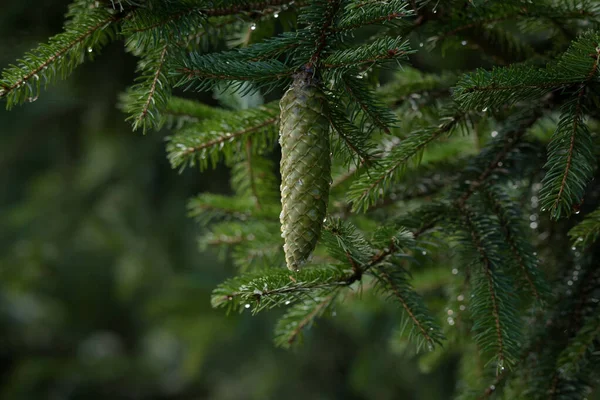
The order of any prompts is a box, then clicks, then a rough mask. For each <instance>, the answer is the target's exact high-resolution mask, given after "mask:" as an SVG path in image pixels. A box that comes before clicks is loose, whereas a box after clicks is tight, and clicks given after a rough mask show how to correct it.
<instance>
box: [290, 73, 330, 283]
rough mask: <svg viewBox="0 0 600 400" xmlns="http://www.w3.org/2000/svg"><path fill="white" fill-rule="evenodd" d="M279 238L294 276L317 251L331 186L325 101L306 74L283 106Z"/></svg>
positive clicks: (297, 78) (296, 81) (297, 80)
mask: <svg viewBox="0 0 600 400" xmlns="http://www.w3.org/2000/svg"><path fill="white" fill-rule="evenodd" d="M280 107H281V122H280V124H281V125H280V130H281V132H280V137H279V143H280V144H281V206H282V211H281V214H280V216H279V217H280V220H281V232H282V236H283V238H284V243H285V244H284V245H283V250H284V252H285V259H286V262H287V267H288V268H289V269H290V270H292V271H296V270H298V268H299V267H300V266H301V265H302V264H303V263H304V262H306V260H307V259H308V257H309V256H310V254H311V253H312V251H313V250H314V249H315V246H316V244H317V240H318V239H319V235H320V234H321V228H322V227H323V220H324V218H325V214H326V212H327V202H328V198H329V185H330V180H331V158H330V148H329V121H328V119H327V116H326V114H325V112H326V110H325V107H326V100H325V95H324V94H323V91H322V90H321V89H320V88H319V87H318V86H317V85H316V82H315V78H314V77H313V76H312V74H310V73H308V72H300V73H298V74H296V75H295V76H294V82H293V83H292V85H291V86H290V88H289V89H288V91H287V92H286V93H285V95H284V96H283V98H282V99H281V102H280Z"/></svg>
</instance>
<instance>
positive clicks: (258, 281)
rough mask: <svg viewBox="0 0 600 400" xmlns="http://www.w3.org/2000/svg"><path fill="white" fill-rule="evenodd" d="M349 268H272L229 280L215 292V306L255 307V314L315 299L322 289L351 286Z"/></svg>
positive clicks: (213, 303)
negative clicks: (313, 297) (295, 270)
mask: <svg viewBox="0 0 600 400" xmlns="http://www.w3.org/2000/svg"><path fill="white" fill-rule="evenodd" d="M347 277H348V273H347V271H345V270H343V269H339V268H334V267H318V268H316V267H315V268H305V269H302V270H300V271H299V272H297V273H295V274H294V275H293V276H292V275H290V272H289V271H285V270H283V269H270V270H265V271H263V272H261V273H260V274H256V273H250V274H244V275H241V276H238V277H235V278H232V279H229V280H227V281H225V282H223V283H222V284H220V285H219V286H217V288H216V289H215V290H214V291H213V295H212V305H213V307H227V308H228V309H229V310H236V309H237V310H239V311H243V310H244V309H249V308H252V312H253V313H257V312H259V311H262V310H264V309H271V308H274V307H278V306H281V305H288V304H291V303H295V302H297V301H303V300H308V299H311V294H313V293H315V291H317V290H320V289H327V290H331V289H333V288H336V287H340V286H348V282H347Z"/></svg>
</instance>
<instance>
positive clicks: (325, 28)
mask: <svg viewBox="0 0 600 400" xmlns="http://www.w3.org/2000/svg"><path fill="white" fill-rule="evenodd" d="M339 8H340V0H327V5H326V7H325V15H324V16H323V17H322V18H323V21H322V25H321V26H320V27H319V28H318V33H317V40H316V43H315V46H316V47H315V50H314V52H313V53H312V55H311V56H310V59H309V60H308V63H306V65H305V68H306V69H312V68H313V67H314V66H316V65H317V64H320V61H321V53H323V51H324V50H325V47H326V46H327V42H328V40H327V37H328V35H329V32H330V30H331V28H332V25H333V20H334V18H335V15H336V13H337V12H338V10H339Z"/></svg>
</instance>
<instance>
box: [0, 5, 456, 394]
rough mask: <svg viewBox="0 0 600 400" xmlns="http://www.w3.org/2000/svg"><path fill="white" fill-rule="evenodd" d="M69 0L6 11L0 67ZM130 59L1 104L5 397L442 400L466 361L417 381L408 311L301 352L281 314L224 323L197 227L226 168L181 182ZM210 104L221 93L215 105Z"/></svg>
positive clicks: (56, 25) (320, 331) (313, 341)
mask: <svg viewBox="0 0 600 400" xmlns="http://www.w3.org/2000/svg"><path fill="white" fill-rule="evenodd" d="M67 4H68V1H66V0H46V1H39V0H20V1H13V0H7V1H4V2H2V4H1V5H0V68H4V67H6V66H8V65H9V64H10V63H12V62H14V60H15V59H17V58H18V57H20V56H21V55H22V54H23V53H24V52H25V51H27V50H28V49H30V48H32V47H34V46H35V45H36V44H37V43H38V42H42V41H45V40H46V39H47V38H48V36H50V35H52V34H54V33H58V32H59V31H60V29H61V26H62V23H63V16H64V13H65V12H66V10H67ZM135 62H136V60H135V59H134V58H133V57H132V56H131V55H128V54H125V53H124V51H123V47H122V44H121V43H115V44H113V45H111V46H109V47H108V48H106V49H105V50H104V51H103V52H102V54H101V55H98V56H97V58H96V61H95V62H93V63H86V64H84V66H83V67H81V68H80V69H78V70H77V72H76V73H75V75H74V76H73V77H71V78H70V79H69V80H67V81H64V82H61V83H60V84H59V85H57V86H53V87H51V88H50V89H49V90H48V91H47V92H45V93H43V95H42V96H41V97H40V99H39V100H37V101H36V102H34V103H32V104H27V105H26V106H23V107H18V108H15V109H13V110H12V111H10V112H9V111H6V110H4V109H0V399H3V400H34V399H35V400H38V399H51V400H59V399H86V400H95V399H111V400H118V399H215V400H226V399H281V398H286V399H317V400H318V399H349V400H351V399H383V400H384V399H445V398H450V397H451V395H452V392H453V390H454V370H455V367H456V360H455V359H448V360H444V361H443V362H442V364H441V367H440V368H438V369H437V370H436V371H435V372H431V373H424V372H420V370H419V368H418V367H417V362H418V360H417V359H416V357H415V355H414V350H413V349H411V348H405V347H403V346H392V345H390V342H389V337H390V333H391V331H392V330H393V328H394V326H395V325H396V323H397V318H398V310H395V307H389V308H386V306H382V305H381V302H376V301H372V302H371V301H369V299H368V298H366V297H368V296H366V295H365V298H362V299H360V300H361V301H355V302H353V301H350V302H349V304H348V305H347V306H346V307H344V308H343V309H341V310H339V311H338V312H337V313H336V317H335V318H332V319H331V320H328V321H322V322H320V323H319V325H318V326H316V327H315V328H314V329H312V330H311V332H310V334H309V335H308V336H307V339H306V341H305V343H304V345H303V346H302V347H300V349H299V350H297V351H294V352H289V351H284V350H280V349H276V348H275V347H274V346H273V344H272V329H273V325H274V321H275V320H276V318H277V317H278V315H280V314H278V313H266V314H265V315H260V316H256V317H252V316H250V315H248V314H242V315H230V316H226V315H224V313H223V311H222V310H212V309H211V307H210V292H211V290H212V288H213V287H214V286H215V285H216V284H217V283H219V282H221V281H223V280H224V279H226V278H227V277H229V276H231V275H233V273H234V271H233V267H232V266H231V265H230V263H229V262H228V261H227V258H225V262H223V261H222V260H219V259H218V258H217V257H216V255H215V254H212V253H206V254H202V253H200V251H199V250H198V246H197V244H196V237H197V235H198V233H199V228H198V227H197V226H196V224H195V223H194V221H193V220H191V219H189V218H188V217H187V216H186V201H187V199H188V198H189V197H190V196H192V195H194V194H197V193H199V192H201V191H206V190H208V191H211V192H215V193H227V192H229V187H228V171H227V170H226V169H225V168H218V169H217V170H215V171H211V172H210V173H206V174H200V173H199V172H197V171H187V172H185V173H183V174H178V173H177V172H176V171H173V170H171V168H170V166H169V164H168V162H167V160H166V156H165V150H164V137H165V135H166V134H168V133H167V132H159V133H151V134H148V135H146V136H142V135H141V134H137V133H136V134H134V133H132V132H131V129H130V126H129V125H128V124H126V123H125V122H124V115H123V114H122V113H121V112H120V111H119V110H117V108H116V103H117V99H118V94H119V93H120V92H121V91H123V89H124V88H125V86H126V85H127V84H130V83H131V81H132V79H133V77H134V70H135ZM208 99H209V100H210V98H208Z"/></svg>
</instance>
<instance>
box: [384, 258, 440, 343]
mask: <svg viewBox="0 0 600 400" xmlns="http://www.w3.org/2000/svg"><path fill="white" fill-rule="evenodd" d="M373 275H375V277H376V278H377V279H378V280H379V282H380V284H381V285H382V286H383V288H384V290H385V291H391V292H392V295H391V297H393V298H394V299H395V300H397V301H398V302H399V303H400V304H401V306H402V308H403V309H404V311H405V312H406V314H407V315H408V317H409V319H410V321H411V322H412V324H413V325H414V326H415V327H416V328H417V330H418V331H419V333H420V335H421V336H422V337H423V339H424V340H425V342H426V343H427V347H428V349H429V350H430V351H431V350H433V348H434V346H435V345H436V344H440V343H441V341H442V340H443V338H444V337H443V335H442V334H441V329H440V328H439V327H438V326H437V324H435V322H434V321H433V319H431V318H428V317H427V311H426V310H425V308H424V306H423V305H422V304H421V301H420V298H419V297H418V295H417V294H416V293H414V292H413V291H412V290H411V288H410V285H409V284H408V281H407V280H406V277H404V276H401V275H403V274H402V272H400V271H399V270H397V269H391V268H385V267H378V268H377V269H376V270H375V271H374V272H373Z"/></svg>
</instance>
